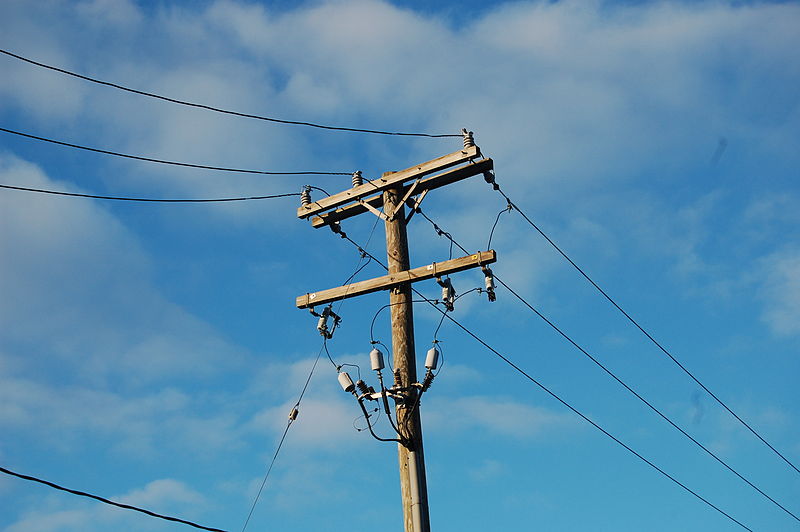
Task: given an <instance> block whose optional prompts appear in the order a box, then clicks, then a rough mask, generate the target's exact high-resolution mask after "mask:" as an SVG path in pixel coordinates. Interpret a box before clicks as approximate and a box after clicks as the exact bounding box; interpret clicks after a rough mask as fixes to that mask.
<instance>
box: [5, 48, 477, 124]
mask: <svg viewBox="0 0 800 532" xmlns="http://www.w3.org/2000/svg"><path fill="white" fill-rule="evenodd" d="M0 53H2V54H5V55H7V56H9V57H13V58H14V59H19V60H20V61H24V62H26V63H29V64H31V65H35V66H38V67H41V68H46V69H48V70H52V71H54V72H60V73H61V74H66V75H67V76H72V77H75V78H78V79H82V80H84V81H89V82H91V83H96V84H98V85H104V86H106V87H112V88H115V89H119V90H121V91H125V92H130V93H133V94H138V95H140V96H147V97H149V98H156V99H158V100H163V101H165V102H170V103H175V104H178V105H185V106H187V107H194V108H197V109H205V110H207V111H214V112H216V113H223V114H227V115H233V116H239V117H242V118H252V119H255V120H263V121H265V122H274V123H276V124H286V125H294V126H306V127H312V128H317V129H325V130H330V131H348V132H351V133H370V134H373V135H392V136H401V137H428V138H447V137H458V138H461V137H462V136H463V135H462V134H458V135H453V134H431V133H405V132H397V131H381V130H376V129H360V128H352V127H338V126H328V125H324V124H316V123H313V122H302V121H298V120H284V119H281V118H272V117H268V116H261V115H255V114H250V113H240V112H238V111H230V110H226V109H220V108H219V107H212V106H210V105H204V104H200V103H193V102H188V101H185V100H178V99H176V98H170V97H168V96H162V95H159V94H154V93H152V92H146V91H141V90H138V89H132V88H130V87H125V86H123V85H119V84H117V83H111V82H109V81H103V80H100V79H97V78H92V77H89V76H84V75H83V74H78V73H76V72H72V71H69V70H66V69H63V68H58V67H55V66H52V65H47V64H45V63H41V62H39V61H34V60H33V59H28V58H27V57H23V56H21V55H17V54H15V53H13V52H10V51H8V50H3V49H0Z"/></svg>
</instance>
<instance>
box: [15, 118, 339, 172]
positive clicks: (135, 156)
mask: <svg viewBox="0 0 800 532" xmlns="http://www.w3.org/2000/svg"><path fill="white" fill-rule="evenodd" d="M0 131H5V132H6V133H11V134H12V135H19V136H20V137H27V138H29V139H35V140H41V141H43V142H50V143H51V144H58V145H59V146H67V147H69V148H77V149H79V150H86V151H91V152H94V153H102V154H105V155H113V156H115V157H125V158H126V159H135V160H137V161H146V162H148V163H159V164H169V165H172V166H182V167H186V168H199V169H201V170H218V171H221V172H237V173H240V174H262V175H350V172H267V171H264V170H242V169H241V168H226V167H223V166H208V165H205V164H192V163H180V162H176V161H165V160H163V159H153V158H152V157H142V156H139V155H128V154H126V153H119V152H115V151H108V150H101V149H100V148H91V147H89V146H81V145H80V144H72V143H70V142H62V141H60V140H53V139H48V138H45V137H38V136H36V135H31V134H29V133H22V132H20V131H14V130H13V129H6V128H4V127H0Z"/></svg>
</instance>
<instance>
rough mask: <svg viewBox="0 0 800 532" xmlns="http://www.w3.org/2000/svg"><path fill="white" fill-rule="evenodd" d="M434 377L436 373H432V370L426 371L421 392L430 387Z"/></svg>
mask: <svg viewBox="0 0 800 532" xmlns="http://www.w3.org/2000/svg"><path fill="white" fill-rule="evenodd" d="M434 377H436V375H434V374H433V372H432V371H428V373H426V374H425V379H424V380H423V381H422V391H423V392H427V391H428V388H430V387H431V384H433V379H434Z"/></svg>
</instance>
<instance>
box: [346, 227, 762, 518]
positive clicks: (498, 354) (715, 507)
mask: <svg viewBox="0 0 800 532" xmlns="http://www.w3.org/2000/svg"><path fill="white" fill-rule="evenodd" d="M338 234H339V236H341V237H342V238H343V239H345V240H347V241H349V242H350V243H351V244H352V245H354V246H355V247H356V248H358V249H359V250H361V246H359V245H358V243H356V242H355V241H353V240H352V239H351V238H350V237H349V236H347V234H346V233H344V231H341V230H339V231H338ZM370 257H371V258H372V260H373V261H375V262H376V263H378V264H380V265H381V266H382V267H383V268H384V269H386V270H387V271H388V267H387V266H386V265H385V264H383V263H382V262H381V261H380V260H378V259H377V258H375V257H374V256H372V255H370ZM495 278H496V277H495ZM411 289H412V291H414V293H416V294H417V295H418V296H420V297H422V298H425V296H423V295H422V294H421V293H420V292H419V291H418V290H416V289H415V288H414V287H413V286H412V288H411ZM425 299H428V298H425ZM428 303H429V304H430V305H431V306H432V307H433V308H435V309H436V310H437V311H439V312H440V313H444V312H446V311H444V310H442V309H440V308H439V307H437V306H436V304H435V303H434V302H433V301H431V300H430V299H429V300H428ZM447 319H449V320H450V321H451V322H453V323H454V324H455V325H457V326H458V327H459V328H460V329H461V330H463V331H464V332H465V333H467V334H468V335H469V336H471V337H472V338H473V339H474V340H476V341H477V342H478V343H480V344H481V345H483V346H484V347H485V348H486V349H488V350H489V351H491V352H492V353H494V354H495V355H496V356H498V357H499V358H500V359H501V360H502V361H503V362H505V363H506V364H508V365H509V366H511V367H512V368H513V369H514V370H515V371H517V372H518V373H520V374H521V375H523V376H524V377H525V378H526V379H528V380H529V381H531V382H532V383H533V384H535V385H536V386H538V387H539V388H540V389H541V390H543V391H544V392H546V393H547V394H548V395H550V396H551V397H553V398H554V399H555V400H557V401H558V402H559V403H561V404H562V405H564V406H565V407H567V408H568V409H569V410H571V411H572V412H573V413H575V414H577V415H578V416H579V417H580V418H581V419H583V420H584V421H586V422H587V423H589V424H591V425H592V426H593V427H595V428H596V429H597V430H599V431H600V432H602V433H603V434H605V435H606V436H608V437H609V438H611V439H612V440H613V441H615V442H616V443H618V444H619V445H620V446H622V447H623V448H625V449H626V450H627V451H628V452H630V453H631V454H633V455H634V456H636V457H637V458H639V459H640V460H642V461H643V462H644V463H646V464H647V465H649V466H650V467H652V468H653V469H655V470H656V471H658V472H659V473H661V474H662V475H663V476H665V477H666V478H668V479H669V480H671V481H672V482H673V483H675V484H677V485H678V486H680V487H681V488H682V489H684V490H685V491H686V492H688V493H690V494H691V495H693V496H694V497H696V498H697V499H699V500H700V501H702V502H703V503H705V504H706V505H708V506H709V507H711V508H713V509H714V510H716V511H717V512H719V513H720V514H722V515H723V516H725V517H727V518H728V519H730V520H731V521H732V522H734V523H736V524H737V525H739V526H740V527H742V528H743V529H745V530H749V531H750V532H753V530H752V529H751V528H749V527H748V526H746V525H745V524H743V523H742V522H741V521H739V520H737V519H736V518H735V517H733V516H731V515H730V514H729V513H727V512H725V511H724V510H722V509H721V508H719V507H718V506H716V505H715V504H714V503H712V502H711V501H709V500H708V499H706V498H705V497H703V496H702V495H700V494H699V493H697V492H696V491H694V490H692V489H691V488H689V487H688V486H686V485H685V484H683V483H682V482H681V481H679V480H678V479H676V478H675V477H673V476H672V475H670V474H669V473H667V472H666V471H664V470H663V469H661V468H660V467H658V466H657V465H656V464H654V463H653V462H651V461H650V460H648V459H647V458H645V457H644V456H643V455H641V454H640V453H638V452H637V451H635V450H634V449H633V448H631V447H629V446H628V445H627V444H625V443H624V442H622V440H620V439H619V438H617V437H616V436H614V435H613V434H611V433H610V432H608V431H607V430H606V429H604V428H603V427H601V426H600V425H598V424H597V423H595V422H594V421H592V420H591V419H590V418H589V417H587V416H586V415H585V414H583V413H582V412H581V411H579V410H578V409H577V408H575V407H573V406H572V405H571V404H569V403H568V402H566V401H565V400H564V399H562V398H561V397H559V396H558V395H557V394H556V393H555V392H553V391H551V390H550V389H549V388H547V387H546V386H545V385H543V384H542V383H540V382H539V381H538V380H536V379H535V378H533V377H532V376H531V375H530V374H528V373H527V372H525V371H524V370H523V369H522V368H520V367H519V366H517V365H516V364H515V363H513V362H512V361H511V360H510V359H508V358H507V357H506V356H504V355H503V354H501V353H500V352H499V351H497V350H496V349H494V348H493V347H492V346H490V345H489V344H488V343H486V342H485V341H484V340H483V339H481V338H480V337H479V336H477V335H476V334H475V333H473V332H472V331H470V330H469V329H467V328H466V327H465V326H464V325H462V324H461V323H460V322H458V321H457V320H456V319H455V318H453V317H452V316H451V315H449V314H448V315H447Z"/></svg>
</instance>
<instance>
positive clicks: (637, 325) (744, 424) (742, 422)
mask: <svg viewBox="0 0 800 532" xmlns="http://www.w3.org/2000/svg"><path fill="white" fill-rule="evenodd" d="M492 186H493V188H494V189H495V190H497V192H498V193H500V194H501V195H502V196H503V197H504V198H505V200H506V201H507V202H508V204H509V205H511V206H512V208H513V209H514V210H516V211H517V212H518V213H519V214H520V215H521V216H522V217H523V218H524V219H525V221H526V222H528V224H530V226H531V227H533V229H535V230H536V232H538V233H539V234H540V235H541V236H542V237H543V238H544V239H545V240H546V241H547V242H548V243H549V244H550V245H551V246H552V247H553V249H555V250H556V251H557V252H558V253H559V254H560V255H561V256H562V257H564V258H565V259H566V260H567V262H569V263H570V264H571V265H572V267H573V268H575V270H577V271H578V273H580V274H581V276H583V278H584V279H586V280H587V281H588V282H589V283H590V284H591V285H592V286H593V287H594V288H595V289H597V291H598V292H600V294H602V295H603V297H604V298H605V299H606V300H608V302H609V303H611V304H612V305H613V306H614V307H615V308H616V309H617V310H618V311H619V312H620V313H621V314H622V315H623V316H625V318H627V320H628V321H629V322H631V323H632V324H633V325H634V326H635V327H636V328H637V329H639V331H640V332H641V333H642V334H643V335H644V336H645V337H647V339H648V340H650V342H652V343H653V345H655V346H656V347H657V348H658V349H659V350H660V351H661V352H662V353H663V354H665V355H666V356H667V357H669V358H670V360H672V362H674V363H675V364H676V365H677V366H678V367H679V368H680V369H681V370H682V371H683V372H684V373H685V374H686V375H687V376H688V377H689V378H691V379H692V380H693V381H694V382H695V383H696V384H697V385H698V386H700V387H701V388H702V389H703V390H704V391H705V392H706V393H707V394H708V395H710V396H711V397H712V398H713V399H714V400H715V401H716V402H717V403H718V404H719V405H720V406H721V407H722V408H724V409H725V410H727V411H728V413H729V414H730V415H731V416H733V417H734V418H735V419H736V420H737V421H738V422H739V423H741V424H742V425H743V426H744V427H746V428H747V430H749V431H750V432H751V433H752V434H753V435H754V436H755V437H756V438H758V439H759V440H761V442H762V443H763V444H764V445H766V446H767V447H769V448H770V450H772V452H774V453H775V454H776V455H777V456H778V457H780V458H781V460H783V461H784V462H786V464H788V465H789V466H790V467H791V468H792V469H794V470H795V471H796V472H797V473H800V469H798V467H797V466H796V465H795V464H794V463H792V462H791V461H790V460H789V459H788V458H786V456H784V455H783V454H782V453H781V452H780V451H778V449H776V448H775V447H774V446H773V445H772V444H771V443H769V442H768V441H767V440H766V439H765V438H764V437H763V436H762V435H761V434H759V432H758V431H756V429H754V428H753V427H752V426H751V425H750V424H749V423H747V422H746V421H745V420H744V419H742V418H741V417H740V416H739V415H738V414H737V413H736V412H734V411H733V409H732V408H731V407H729V406H728V405H727V404H726V403H725V402H724V401H723V400H722V399H720V398H719V397H718V396H717V395H716V394H715V393H714V392H712V391H711V390H710V389H709V388H708V387H707V386H706V385H705V384H703V383H702V382H701V381H700V379H699V378H698V377H697V376H695V374H694V373H693V372H691V371H690V370H689V369H688V368H687V367H686V366H685V365H683V363H681V362H680V361H679V360H678V359H677V358H676V357H675V356H674V355H673V354H672V353H671V352H670V351H669V350H667V348H665V347H664V346H663V345H661V343H660V342H658V341H657V340H656V339H655V338H654V337H653V335H651V334H650V333H649V332H648V331H647V330H646V329H645V328H644V327H643V326H642V325H641V324H640V323H639V322H638V321H637V320H635V319H634V318H633V316H631V315H630V314H628V312H626V311H625V310H624V309H623V308H622V307H621V306H620V305H619V304H618V303H617V302H616V301H615V300H614V299H613V298H612V297H611V296H610V295H609V294H608V292H606V291H605V290H603V288H601V287H600V285H598V284H597V283H596V282H595V281H594V280H593V279H592V278H591V277H590V276H589V275H588V274H587V273H586V272H585V271H584V270H583V268H581V267H580V266H578V264H576V263H575V261H573V260H572V259H571V258H570V257H569V255H567V253H566V252H565V251H564V250H562V249H561V247H559V246H558V244H556V243H555V242H554V241H553V239H551V238H550V237H549V236H548V235H547V234H546V233H545V232H544V231H542V229H541V228H540V227H539V226H538V225H536V223H534V222H533V220H531V219H530V218H529V217H528V216H527V215H526V214H525V213H524V212H523V211H522V210H521V209H520V208H519V206H518V205H517V204H516V203H514V202H512V201H511V198H509V197H508V196H507V195H506V193H505V192H503V191H502V189H501V188H500V186H499V185H497V183H492Z"/></svg>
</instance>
